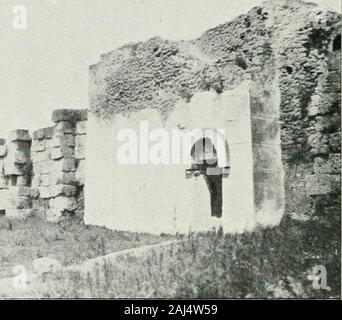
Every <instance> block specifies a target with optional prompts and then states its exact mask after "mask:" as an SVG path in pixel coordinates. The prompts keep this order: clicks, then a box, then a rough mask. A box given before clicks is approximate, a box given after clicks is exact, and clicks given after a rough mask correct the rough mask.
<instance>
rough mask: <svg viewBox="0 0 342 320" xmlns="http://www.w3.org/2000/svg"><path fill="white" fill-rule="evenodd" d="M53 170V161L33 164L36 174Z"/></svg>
mask: <svg viewBox="0 0 342 320" xmlns="http://www.w3.org/2000/svg"><path fill="white" fill-rule="evenodd" d="M51 170H52V161H43V162H38V163H34V164H33V172H34V174H38V175H40V174H48V173H51Z"/></svg>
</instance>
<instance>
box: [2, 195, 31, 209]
mask: <svg viewBox="0 0 342 320" xmlns="http://www.w3.org/2000/svg"><path fill="white" fill-rule="evenodd" d="M7 208H8V209H18V210H23V209H30V208H31V199H30V198H29V197H22V196H14V195H10V196H9V197H8V198H7Z"/></svg>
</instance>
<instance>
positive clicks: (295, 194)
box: [90, 0, 341, 216]
mask: <svg viewBox="0 0 342 320" xmlns="http://www.w3.org/2000/svg"><path fill="white" fill-rule="evenodd" d="M340 20H341V16H340V15H339V14H337V13H334V12H330V11H327V10H324V9H321V8H319V7H318V6H317V5H316V4H313V3H307V2H302V1H298V0H277V1H272V0H270V1H266V2H265V3H264V4H263V5H262V6H260V7H256V8H253V9H252V10H250V11H249V12H248V13H247V14H244V15H241V16H239V17H237V18H235V19H234V20H232V21H230V22H227V23H225V24H222V25H219V26H217V27H215V28H213V29H210V30H208V31H207V32H205V33H204V34H203V35H202V36H201V37H199V38H197V39H195V40H192V41H179V42H176V41H167V40H163V39H160V38H152V39H150V40H148V41H145V42H139V43H131V44H127V45H125V46H123V47H121V48H118V49H116V50H114V51H112V52H109V53H107V54H105V55H102V57H101V61H100V62H99V63H98V64H96V65H93V66H91V68H90V76H91V79H93V80H91V82H90V83H91V85H90V91H91V92H90V97H91V101H90V112H91V113H92V115H93V116H94V117H98V118H101V119H106V118H111V117H112V116H113V114H122V115H124V116H127V115H129V114H132V113H136V112H138V111H140V110H141V109H155V110H158V111H159V112H160V114H161V115H162V116H163V117H165V118H166V119H167V118H168V117H169V115H170V114H171V113H172V112H173V110H174V106H175V105H176V104H177V102H178V101H180V100H184V101H188V102H189V101H191V99H192V97H193V96H194V94H196V93H197V92H201V91H206V90H208V91H209V90H215V91H216V92H217V93H221V92H223V91H226V90H230V89H232V88H235V87H237V86H238V85H239V84H240V83H241V82H242V81H243V80H244V79H247V78H250V79H252V80H253V83H254V84H255V86H254V88H252V90H251V99H252V103H251V104H252V105H254V106H255V108H257V106H258V105H259V106H262V105H263V103H264V100H263V97H265V96H268V95H269V96H270V95H272V94H275V93H276V91H277V90H278V91H279V95H280V96H279V120H280V122H281V149H282V163H283V167H284V169H285V172H286V176H285V184H286V212H287V213H297V214H299V215H300V214H305V215H307V216H311V215H315V214H321V213H322V214H324V212H322V208H323V207H324V208H327V209H324V210H325V211H327V210H328V211H329V210H330V211H334V212H335V213H338V214H339V212H340V205H339V203H340V196H339V192H340V134H341V132H340V71H339V70H340V60H339V57H340V44H338V37H340V28H341V24H340ZM227 107H229V106H227Z"/></svg>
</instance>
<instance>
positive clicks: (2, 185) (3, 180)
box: [0, 174, 7, 190]
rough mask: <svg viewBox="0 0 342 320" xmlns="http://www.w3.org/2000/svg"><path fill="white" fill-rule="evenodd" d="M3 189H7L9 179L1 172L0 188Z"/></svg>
mask: <svg viewBox="0 0 342 320" xmlns="http://www.w3.org/2000/svg"><path fill="white" fill-rule="evenodd" d="M2 189H7V181H6V178H5V177H4V176H1V174H0V190H2Z"/></svg>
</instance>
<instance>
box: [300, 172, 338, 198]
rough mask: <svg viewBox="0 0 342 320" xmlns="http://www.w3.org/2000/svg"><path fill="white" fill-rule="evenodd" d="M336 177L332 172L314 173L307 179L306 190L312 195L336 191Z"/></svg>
mask: <svg viewBox="0 0 342 320" xmlns="http://www.w3.org/2000/svg"><path fill="white" fill-rule="evenodd" d="M335 182H336V177H334V176H333V175H330V174H314V175H310V176H307V177H306V179H305V185H306V191H307V194H308V195H310V196H318V195H326V194H333V193H336V188H335V185H334V183H335Z"/></svg>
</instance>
